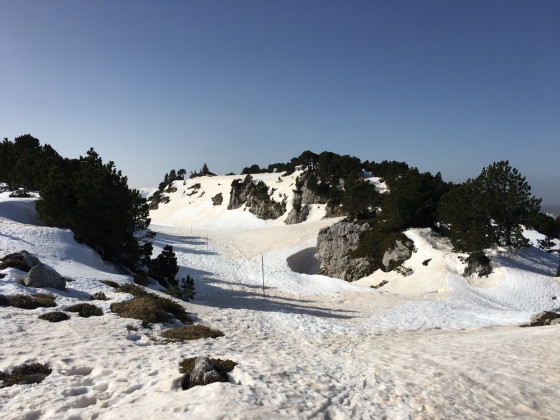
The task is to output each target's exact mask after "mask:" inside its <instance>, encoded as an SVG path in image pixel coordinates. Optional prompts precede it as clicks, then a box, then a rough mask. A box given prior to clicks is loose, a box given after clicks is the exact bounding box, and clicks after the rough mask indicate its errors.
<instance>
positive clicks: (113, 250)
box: [36, 149, 154, 269]
mask: <svg viewBox="0 0 560 420" xmlns="http://www.w3.org/2000/svg"><path fill="white" fill-rule="evenodd" d="M127 182H128V179H127V178H126V177H125V176H123V175H122V173H121V171H118V170H117V169H116V168H115V165H114V163H113V162H109V163H107V164H104V163H103V161H102V159H101V157H100V156H99V155H98V154H97V153H96V152H95V151H94V150H93V149H90V150H89V151H88V152H87V154H86V156H85V157H80V159H78V160H76V159H73V160H68V159H66V160H64V161H62V162H61V164H60V165H59V166H57V167H56V168H53V169H52V170H51V172H50V173H49V175H48V176H47V177H46V179H45V181H44V183H43V186H42V188H41V200H39V201H37V203H36V208H37V217H38V219H39V220H41V221H43V222H45V223H46V224H48V225H50V226H58V227H63V228H68V229H71V230H72V231H73V232H74V234H75V237H76V240H78V241H80V242H84V243H86V244H87V245H89V246H91V247H93V248H95V249H96V250H97V251H98V252H99V253H100V254H101V256H102V257H103V258H109V259H113V260H116V261H119V262H122V263H124V264H126V265H127V266H129V267H130V268H132V269H136V268H138V265H139V263H140V260H141V259H142V258H143V254H144V253H145V252H147V251H148V250H149V247H148V248H146V247H144V246H143V245H144V244H145V243H147V242H150V241H151V239H152V238H153V235H154V234H153V232H151V231H150V230H149V229H148V226H149V224H150V219H149V218H148V206H147V203H146V200H145V199H144V198H142V196H141V195H140V193H139V192H138V191H137V190H130V189H129V188H128V185H127Z"/></svg>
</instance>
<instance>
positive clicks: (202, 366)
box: [189, 356, 223, 388]
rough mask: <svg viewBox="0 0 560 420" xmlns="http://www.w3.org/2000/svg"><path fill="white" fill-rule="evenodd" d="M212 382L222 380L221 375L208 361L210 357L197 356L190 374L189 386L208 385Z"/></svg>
mask: <svg viewBox="0 0 560 420" xmlns="http://www.w3.org/2000/svg"><path fill="white" fill-rule="evenodd" d="M214 382H223V378H222V376H221V375H220V374H219V373H218V372H217V371H216V368H215V367H214V365H213V364H212V362H210V359H208V358H207V357H204V356H199V357H198V358H197V359H196V361H195V362H194V368H193V370H192V372H191V374H190V386H189V387H191V388H192V387H193V386H197V385H208V384H211V383H214Z"/></svg>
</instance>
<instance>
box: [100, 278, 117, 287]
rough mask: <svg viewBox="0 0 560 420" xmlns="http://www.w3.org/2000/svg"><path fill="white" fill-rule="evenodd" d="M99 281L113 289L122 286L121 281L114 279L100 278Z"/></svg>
mask: <svg viewBox="0 0 560 420" xmlns="http://www.w3.org/2000/svg"><path fill="white" fill-rule="evenodd" d="M99 281H100V282H101V283H103V284H105V285H107V286H109V287H112V288H113V289H117V288H118V287H120V286H121V285H120V284H119V283H117V282H116V281H113V280H99Z"/></svg>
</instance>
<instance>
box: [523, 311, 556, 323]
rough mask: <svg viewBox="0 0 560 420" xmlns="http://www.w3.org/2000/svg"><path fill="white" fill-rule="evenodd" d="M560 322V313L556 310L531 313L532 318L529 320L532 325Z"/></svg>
mask: <svg viewBox="0 0 560 420" xmlns="http://www.w3.org/2000/svg"><path fill="white" fill-rule="evenodd" d="M559 323H560V314H557V313H556V312H549V311H544V312H537V313H536V314H533V315H531V320H530V322H529V326H530V327H540V326H543V325H557V324H559Z"/></svg>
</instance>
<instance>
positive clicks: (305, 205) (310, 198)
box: [285, 181, 328, 225]
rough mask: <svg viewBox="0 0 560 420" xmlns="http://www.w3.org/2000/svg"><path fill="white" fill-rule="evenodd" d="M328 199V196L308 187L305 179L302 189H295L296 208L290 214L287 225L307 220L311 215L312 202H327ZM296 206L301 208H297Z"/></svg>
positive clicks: (294, 201) (294, 200)
mask: <svg viewBox="0 0 560 420" xmlns="http://www.w3.org/2000/svg"><path fill="white" fill-rule="evenodd" d="M327 201H328V198H327V197H323V196H321V195H319V194H316V193H315V192H313V191H311V190H310V189H309V188H308V187H307V181H305V182H304V184H303V186H302V187H301V189H299V190H296V191H294V198H293V203H294V208H293V209H292V210H291V211H290V213H289V214H288V217H287V218H286V221H285V223H286V224H287V225H293V224H296V223H302V222H305V221H306V220H307V217H308V216H309V212H310V210H311V207H310V205H311V204H326V203H327ZM296 207H297V208H298V209H299V210H298V209H296Z"/></svg>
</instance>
